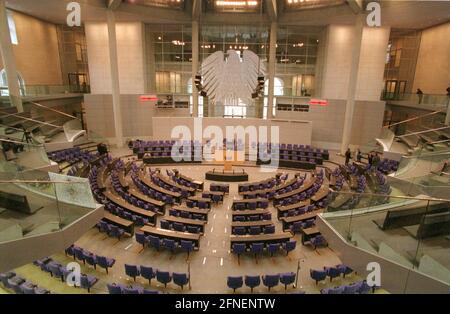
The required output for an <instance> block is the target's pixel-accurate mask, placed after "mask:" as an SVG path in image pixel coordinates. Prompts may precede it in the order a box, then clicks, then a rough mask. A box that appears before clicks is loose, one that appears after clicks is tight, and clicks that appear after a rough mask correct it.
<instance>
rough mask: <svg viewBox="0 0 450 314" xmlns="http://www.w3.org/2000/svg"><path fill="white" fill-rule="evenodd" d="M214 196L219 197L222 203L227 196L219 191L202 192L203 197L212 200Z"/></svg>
mask: <svg viewBox="0 0 450 314" xmlns="http://www.w3.org/2000/svg"><path fill="white" fill-rule="evenodd" d="M213 195H218V196H219V197H220V201H221V202H223V198H224V196H225V193H224V192H219V191H203V192H202V197H205V198H206V197H207V198H208V199H210V200H212V196H213Z"/></svg>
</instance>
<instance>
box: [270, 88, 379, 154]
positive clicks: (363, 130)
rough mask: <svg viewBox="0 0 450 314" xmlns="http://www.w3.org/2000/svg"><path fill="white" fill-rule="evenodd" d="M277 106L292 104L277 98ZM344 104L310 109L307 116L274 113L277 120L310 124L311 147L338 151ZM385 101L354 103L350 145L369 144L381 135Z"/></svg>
mask: <svg viewBox="0 0 450 314" xmlns="http://www.w3.org/2000/svg"><path fill="white" fill-rule="evenodd" d="M277 103H279V104H281V103H291V101H290V99H289V98H286V99H283V98H282V97H278V98H277ZM345 105H346V100H339V99H331V100H330V99H329V100H328V105H327V106H315V105H310V106H309V112H298V111H281V110H277V112H276V118H277V119H278V118H279V119H295V120H305V121H311V122H312V124H313V127H312V144H313V145H314V146H317V147H323V148H329V149H339V147H340V143H341V141H342V133H343V129H344V117H345ZM384 108H385V102H384V101H361V100H357V101H356V103H355V112H354V115H355V116H354V119H353V128H352V134H351V138H350V144H351V145H363V144H366V143H368V142H369V141H370V140H372V139H373V138H375V137H377V136H378V135H379V133H380V129H381V125H382V123H383V115H384Z"/></svg>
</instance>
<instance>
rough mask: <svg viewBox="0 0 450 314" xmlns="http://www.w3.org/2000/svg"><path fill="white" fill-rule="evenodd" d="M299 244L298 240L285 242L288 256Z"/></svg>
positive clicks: (284, 245)
mask: <svg viewBox="0 0 450 314" xmlns="http://www.w3.org/2000/svg"><path fill="white" fill-rule="evenodd" d="M296 245H297V241H294V240H292V241H287V242H285V243H283V248H284V249H285V250H286V256H287V255H288V254H289V252H290V251H293V250H295V247H296Z"/></svg>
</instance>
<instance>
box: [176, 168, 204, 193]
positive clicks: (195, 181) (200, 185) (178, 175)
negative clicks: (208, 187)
mask: <svg viewBox="0 0 450 314" xmlns="http://www.w3.org/2000/svg"><path fill="white" fill-rule="evenodd" d="M175 170H176V171H175ZM173 171H174V172H175V175H176V176H177V177H179V178H180V179H182V180H184V181H188V182H190V183H192V184H194V185H195V186H196V187H197V190H200V191H203V186H204V183H203V181H197V180H194V179H192V178H189V177H188V176H185V175H182V174H181V173H180V172H179V171H178V170H177V169H174V170H173Z"/></svg>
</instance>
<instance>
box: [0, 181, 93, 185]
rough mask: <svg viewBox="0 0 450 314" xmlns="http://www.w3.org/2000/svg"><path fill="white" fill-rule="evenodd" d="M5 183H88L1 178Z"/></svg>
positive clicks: (2, 182)
mask: <svg viewBox="0 0 450 314" xmlns="http://www.w3.org/2000/svg"><path fill="white" fill-rule="evenodd" d="M5 183H62V184H71V183H76V184H87V182H77V181H49V180H0V184H5Z"/></svg>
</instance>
